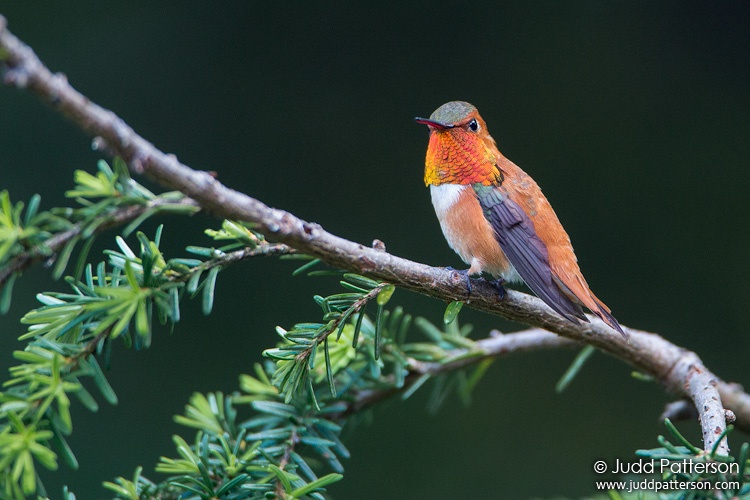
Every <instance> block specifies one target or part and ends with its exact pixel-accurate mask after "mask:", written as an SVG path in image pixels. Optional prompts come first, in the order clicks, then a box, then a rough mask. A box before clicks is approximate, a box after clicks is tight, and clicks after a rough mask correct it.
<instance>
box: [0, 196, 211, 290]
mask: <svg viewBox="0 0 750 500" xmlns="http://www.w3.org/2000/svg"><path fill="white" fill-rule="evenodd" d="M178 204H179V205H185V206H192V207H198V206H199V205H198V203H197V202H195V201H193V200H191V199H189V198H184V199H182V200H179V201H174V200H162V199H156V200H153V201H150V202H148V203H145V204H141V205H131V206H126V207H121V208H118V209H116V210H115V211H114V212H113V213H111V214H109V215H108V216H107V220H106V221H105V222H104V223H102V224H100V225H99V226H97V228H96V230H95V232H96V233H100V232H103V231H106V230H108V229H111V228H113V227H119V226H122V225H125V224H127V223H129V222H132V221H134V220H136V219H137V218H138V217H140V216H141V215H143V214H144V213H146V212H148V211H149V210H153V209H155V208H159V207H160V206H163V205H172V206H174V205H178ZM87 223H88V222H87V221H86V222H78V223H76V224H74V225H73V227H71V228H70V229H67V230H65V231H62V232H59V233H57V234H55V235H54V236H51V237H50V238H49V239H48V240H46V241H45V242H44V243H43V244H41V245H38V246H35V247H33V248H29V249H28V250H26V251H24V252H23V253H20V254H18V255H16V256H15V257H13V258H12V259H11V260H10V262H8V263H7V264H6V265H5V266H3V268H2V269H0V289H2V288H3V286H5V283H6V282H7V281H8V280H9V279H10V277H11V276H13V275H14V274H16V273H22V272H24V271H26V270H27V269H28V268H29V267H31V266H32V265H34V264H36V263H38V262H41V261H46V260H50V259H54V258H55V257H56V255H57V254H58V253H59V252H60V251H61V250H62V249H63V248H64V247H65V245H67V244H68V243H69V242H70V241H71V240H73V239H74V238H77V237H79V236H80V235H81V234H82V233H83V232H84V231H85V229H86V225H87Z"/></svg>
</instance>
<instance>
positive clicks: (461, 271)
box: [446, 266, 471, 297]
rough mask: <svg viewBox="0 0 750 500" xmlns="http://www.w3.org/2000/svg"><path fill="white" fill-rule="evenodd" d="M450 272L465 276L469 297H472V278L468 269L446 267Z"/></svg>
mask: <svg viewBox="0 0 750 500" xmlns="http://www.w3.org/2000/svg"><path fill="white" fill-rule="evenodd" d="M446 269H447V270H448V271H453V272H454V273H458V274H460V275H461V276H463V278H464V280H465V281H466V290H467V296H468V297H471V276H469V270H468V269H455V268H453V267H451V266H448V267H446Z"/></svg>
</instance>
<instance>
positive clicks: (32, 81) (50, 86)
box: [0, 17, 750, 452]
mask: <svg viewBox="0 0 750 500" xmlns="http://www.w3.org/2000/svg"><path fill="white" fill-rule="evenodd" d="M0 60H2V62H0V73H1V74H2V77H3V81H4V83H5V84H6V85H9V86H15V87H17V88H19V89H24V90H28V91H30V92H32V93H34V94H36V95H37V96H38V97H39V98H40V99H41V100H43V101H45V102H46V103H48V104H49V105H50V106H51V107H52V108H53V109H55V110H56V111H57V112H58V113H60V114H62V115H64V116H66V117H67V118H68V119H70V120H71V121H72V122H73V123H74V124H75V125H76V126H78V127H79V128H80V129H82V130H83V131H84V132H86V133H87V134H89V135H91V136H94V137H95V138H97V140H96V141H95V143H97V144H100V145H104V147H105V149H106V151H107V152H111V153H113V154H117V155H119V156H120V157H122V158H123V159H124V160H125V161H126V162H127V163H128V165H129V167H130V168H131V170H132V171H133V172H134V173H137V174H145V175H146V176H148V177H149V178H151V179H152V180H154V181H156V182H157V183H159V184H161V185H162V186H165V187H167V188H169V189H176V190H179V191H181V192H183V193H184V194H186V195H187V196H189V197H190V198H192V199H194V200H195V201H196V202H197V203H198V204H200V206H201V207H202V208H204V209H205V210H207V211H209V212H212V213H213V214H215V215H216V216H218V217H224V218H230V219H238V220H243V221H247V222H252V223H254V224H256V226H255V229H256V230H257V231H259V232H260V233H262V234H264V235H265V236H266V237H267V238H269V239H271V240H274V241H277V242H280V243H284V244H286V245H289V246H290V247H293V248H295V249H296V250H298V251H300V252H303V253H307V254H310V255H312V256H315V257H317V258H320V259H321V260H323V261H324V262H326V263H327V264H329V265H332V266H335V267H339V268H342V269H347V270H349V271H353V272H357V273H361V274H364V275H366V276H369V277H371V278H374V279H379V280H383V281H386V282H389V283H393V284H394V285H397V286H400V287H402V288H405V289H408V290H412V291H415V292H418V293H422V294H425V295H429V296H431V297H434V298H437V299H441V300H444V301H453V300H466V299H467V296H466V288H465V281H464V279H463V277H462V276H461V275H460V274H458V273H457V272H454V271H450V270H447V269H444V268H434V267H430V266H427V265H425V264H420V263H417V262H412V261H410V260H407V259H403V258H400V257H396V256H394V255H391V254H388V253H386V252H385V251H382V250H381V249H378V248H367V247H365V246H363V245H360V244H357V243H354V242H352V241H349V240H346V239H344V238H341V237H339V236H336V235H333V234H331V233H328V232H327V231H325V230H324V229H323V228H322V227H320V226H319V225H318V224H314V223H310V222H306V221H303V220H301V219H299V218H297V217H295V216H294V215H292V214H290V213H288V212H285V211H283V210H278V209H273V208H270V207H268V206H266V205H265V204H263V203H262V202H260V201H259V200H257V199H254V198H251V197H249V196H247V195H245V194H242V193H240V192H238V191H235V190H233V189H230V188H227V187H225V186H224V185H222V184H221V183H220V182H219V181H217V180H216V179H215V178H213V177H212V176H211V175H209V174H208V173H206V172H201V171H196V170H193V169H191V168H189V167H187V166H185V165H183V164H182V163H180V162H179V161H178V160H177V158H176V157H175V156H173V155H167V154H165V153H163V152H161V151H160V150H158V149H157V148H156V147H155V146H154V145H153V144H151V143H150V142H148V141H146V140H145V139H144V138H142V137H141V136H139V135H138V134H136V133H135V131H133V129H132V128H130V127H129V126H128V125H127V124H126V123H125V122H123V121H122V120H121V119H120V118H119V117H118V116H117V115H115V114H114V113H113V112H112V111H109V110H106V109H104V108H102V107H100V106H98V105H96V104H94V103H93V102H91V101H90V100H88V99H87V98H86V97H85V96H83V95H82V94H80V93H79V92H77V91H76V90H75V89H74V88H73V87H71V86H70V85H69V84H68V81H67V79H66V78H65V76H64V75H62V74H59V73H58V74H52V73H51V72H50V71H49V70H48V69H47V68H46V67H45V66H44V64H43V63H42V62H41V61H40V60H39V59H38V58H37V56H36V55H35V54H34V52H33V51H32V50H31V48H29V47H28V46H26V45H25V44H23V43H22V42H21V41H20V40H18V38H16V37H15V36H14V35H12V34H11V33H10V32H9V31H8V30H7V29H6V27H5V20H4V19H3V18H2V17H0ZM472 285H473V291H472V295H471V300H470V301H467V303H468V304H469V305H470V306H471V307H473V308H475V309H478V310H480V311H485V312H488V313H491V314H496V315H499V316H502V317H504V318H507V319H510V320H514V321H518V322H520V323H525V324H528V325H531V326H534V327H539V328H543V329H546V330H549V331H551V332H555V333H557V334H558V335H561V336H563V337H566V338H567V339H570V340H573V341H577V342H582V343H586V344H591V345H593V346H595V347H597V348H598V349H600V350H602V351H604V352H607V353H609V354H611V355H613V356H614V357H617V358H619V359H621V360H623V361H625V362H627V363H629V364H631V365H633V366H634V367H635V368H636V369H637V370H640V371H642V372H644V373H647V374H649V375H651V376H653V377H654V378H656V379H658V380H660V381H661V382H662V384H663V385H664V387H665V389H666V390H667V391H669V392H670V393H673V394H676V395H679V396H681V397H687V398H691V399H692V400H693V402H694V404H695V405H696V408H697V409H698V412H699V413H700V415H701V421H702V425H703V432H704V437H705V439H706V441H705V442H704V447H705V449H706V450H710V449H711V448H712V447H713V444H714V443H715V441H716V438H717V437H718V435H720V434H721V432H723V430H724V429H725V428H726V422H725V421H724V410H723V407H722V402H723V405H724V406H725V407H727V408H730V409H731V410H733V412H734V414H735V415H736V418H737V426H738V427H740V428H742V429H744V430H746V431H750V396H749V395H748V394H746V393H745V392H743V390H742V388H741V387H740V386H738V385H733V384H728V383H726V382H723V381H721V380H720V379H719V378H718V377H716V376H715V375H713V374H712V373H711V372H710V371H709V370H708V369H707V368H706V367H705V366H704V365H703V363H702V362H701V360H700V359H699V358H698V356H697V355H696V354H695V353H693V352H690V351H687V350H685V349H683V348H681V347H678V346H676V345H674V344H672V343H670V342H668V341H666V340H665V339H663V338H661V337H660V336H658V335H656V334H653V333H649V332H644V331H640V330H636V329H633V328H625V330H626V332H627V333H629V334H630V341H629V342H626V341H624V340H623V339H622V337H621V336H620V335H619V334H618V333H617V332H615V331H614V330H612V329H611V328H609V327H607V326H606V325H605V324H604V323H602V322H601V321H600V320H599V319H597V318H594V317H591V323H588V324H580V325H576V324H573V323H571V322H569V321H567V320H565V319H563V318H561V317H559V316H557V315H556V314H555V313H554V312H552V310H551V309H550V308H549V307H547V306H546V305H545V304H544V303H543V302H542V301H541V300H539V299H537V298H536V297H532V296H529V295H526V294H523V293H521V292H517V291H514V290H508V291H507V294H506V296H505V297H504V298H503V299H502V300H500V299H498V297H497V293H496V291H495V289H494V288H493V287H492V286H490V285H489V284H487V283H486V282H484V281H483V280H477V281H474V282H473V283H472ZM714 382H715V383H714ZM707 400H710V401H713V402H715V403H716V404H710V405H703V403H704V402H706V401H707ZM720 450H721V451H722V452H723V451H724V450H725V448H724V446H722V447H721V448H720Z"/></svg>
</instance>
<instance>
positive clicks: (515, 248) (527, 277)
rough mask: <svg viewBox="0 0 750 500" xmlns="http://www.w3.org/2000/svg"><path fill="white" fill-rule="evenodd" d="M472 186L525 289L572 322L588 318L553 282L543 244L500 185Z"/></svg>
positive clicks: (547, 255) (522, 213)
mask: <svg viewBox="0 0 750 500" xmlns="http://www.w3.org/2000/svg"><path fill="white" fill-rule="evenodd" d="M473 187H474V191H475V192H476V194H477V198H478V199H479V204H480V206H481V207H482V213H484V216H485V218H486V219H487V221H488V222H489V223H490V225H491V226H492V228H493V229H494V231H495V238H496V239H497V242H498V243H499V244H500V248H502V250H503V253H505V256H506V257H507V258H508V260H509V261H510V263H511V264H513V267H515V268H516V271H517V272H518V274H519V275H520V276H521V278H523V280H524V281H525V282H526V284H527V285H528V286H529V288H531V290H532V291H533V292H534V293H535V294H537V296H539V298H540V299H542V300H543V301H544V302H545V303H547V305H548V306H550V307H551V308H552V309H554V310H555V311H556V312H557V313H558V314H560V315H561V316H563V317H564V318H566V319H568V320H570V321H572V322H574V323H578V319H580V320H583V321H588V320H587V319H586V316H585V315H584V314H583V309H582V308H581V306H580V305H579V304H577V303H575V302H573V301H572V300H571V299H570V298H569V297H568V296H567V295H566V294H565V293H563V291H562V290H561V289H560V287H558V286H557V284H556V283H555V280H554V276H553V274H552V270H551V269H550V262H549V254H548V252H547V246H546V245H545V244H544V242H543V241H542V240H541V239H540V238H539V236H538V235H537V234H536V232H535V231H534V224H533V223H532V222H531V220H530V219H529V217H528V216H527V215H526V213H525V212H524V211H523V210H522V209H521V207H519V206H518V204H517V203H515V202H514V201H513V200H511V199H510V198H508V196H507V195H506V193H505V192H504V190H503V189H502V188H501V187H498V186H483V185H482V184H474V185H473Z"/></svg>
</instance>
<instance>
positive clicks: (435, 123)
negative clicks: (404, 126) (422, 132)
mask: <svg viewBox="0 0 750 500" xmlns="http://www.w3.org/2000/svg"><path fill="white" fill-rule="evenodd" d="M414 121H415V122H417V123H421V124H422V125H427V126H428V127H430V128H434V129H436V130H448V129H449V128H453V127H454V126H455V125H450V124H447V123H443V122H439V121H437V120H430V119H429V118H420V117H416V118H414Z"/></svg>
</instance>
